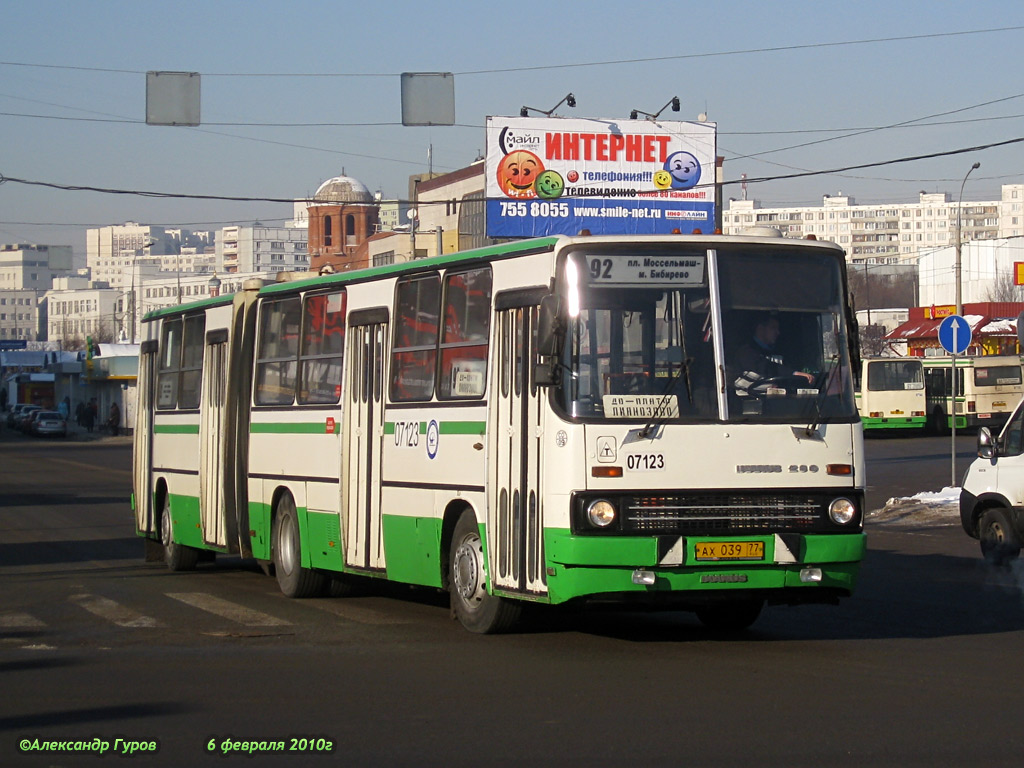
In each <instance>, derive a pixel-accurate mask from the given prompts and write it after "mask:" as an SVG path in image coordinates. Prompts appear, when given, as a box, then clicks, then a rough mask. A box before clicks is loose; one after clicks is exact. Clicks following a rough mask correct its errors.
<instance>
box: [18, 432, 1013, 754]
mask: <svg viewBox="0 0 1024 768" xmlns="http://www.w3.org/2000/svg"><path fill="white" fill-rule="evenodd" d="M962 440H963V448H962V450H963V451H964V452H965V459H964V462H965V463H964V465H963V468H966V460H967V459H968V458H969V456H970V455H971V454H972V447H973V437H971V438H962ZM943 445H944V446H945V452H944V450H943ZM948 449H949V441H948V438H947V439H945V442H944V443H943V442H942V441H940V440H939V439H938V438H912V439H900V440H870V441H868V443H867V453H868V470H869V482H870V484H871V487H870V489H869V499H872V500H878V499H880V500H881V503H884V501H885V499H886V498H889V497H890V496H899V495H910V494H911V493H916V492H917V491H920V490H937V489H938V488H937V487H935V486H936V484H938V486H939V487H941V485H948V484H949V483H948V480H949V471H950V465H949V450H948ZM958 449H960V446H958ZM129 451H130V448H129V446H128V445H127V441H126V440H124V439H123V438H118V439H114V440H110V439H107V440H100V441H95V442H89V443H73V442H71V443H62V442H59V441H38V440H29V439H23V438H20V437H13V438H12V437H11V436H9V435H8V436H4V437H0V583H2V584H3V587H4V589H3V591H2V592H0V681H2V685H3V692H4V695H3V696H0V765H4V766H6V765H32V766H51V765H61V766H74V765H95V764H97V758H96V757H95V756H93V755H91V754H79V753H67V752H28V753H26V752H24V751H22V747H21V746H19V745H20V744H21V742H22V741H23V740H28V744H29V745H32V744H34V743H36V740H38V742H39V743H43V742H56V743H58V744H59V743H73V742H75V741H85V742H88V743H99V744H102V743H104V742H106V743H109V744H110V745H111V749H112V748H113V745H114V744H115V743H116V740H117V739H118V738H121V739H123V740H124V741H127V742H133V741H134V742H139V743H141V744H144V745H145V746H147V747H148V746H150V745H151V744H152V743H154V742H155V743H156V747H157V751H156V752H155V754H150V753H148V752H137V753H136V754H135V755H134V756H132V757H129V758H124V762H125V763H128V764H133V763H138V764H147V765H161V766H164V765H168V766H169V765H186V764H187V765H196V764H199V765H203V764H210V765H222V764H225V763H231V762H240V763H243V764H247V765H248V764H256V765H261V764H281V765H307V764H309V765H318V764H323V765H328V764H331V765H334V764H343V765H346V766H361V765H367V766H375V765H417V766H420V765H441V764H444V765H448V766H451V765H516V766H519V765H528V764H532V765H567V766H577V765H579V766H596V765H601V766H604V765H612V766H619V765H622V766H627V765H628V766H634V765H644V764H648V765H679V766H704V765H707V766H719V765H748V766H749V765H757V766H763V765H769V766H776V765H777V766H816V767H817V766H830V765H844V766H846V765H849V766H863V765H899V766H917V765H920V766H944V765H948V766H962V765H967V764H971V765H977V764H983V765H1014V766H1016V765H1020V764H1021V761H1022V760H1024V732H1022V730H1021V728H1020V726H1019V722H1020V714H1019V713H1020V711H1021V705H1022V704H1024V693H1022V691H1021V684H1020V675H1019V667H1020V654H1021V649H1022V648H1024V591H1022V588H1021V582H1022V581H1024V568H1017V569H1011V570H1004V571H994V570H992V569H990V568H988V567H986V566H985V565H984V564H983V563H982V561H981V559H980V557H979V554H978V547H977V543H976V542H974V541H973V540H971V539H969V538H967V537H966V536H965V535H964V534H963V532H962V531H961V530H960V529H959V527H958V526H956V525H946V526H934V525H930V526H917V525H899V526H897V525H892V524H870V525H869V551H868V554H867V558H866V560H865V563H864V567H863V571H862V579H861V582H860V584H859V586H858V591H857V593H856V595H855V596H854V597H853V598H851V599H849V600H847V601H845V602H843V603H842V604H841V605H839V606H836V607H832V606H813V607H801V608H787V607H772V608H769V609H767V610H766V612H765V613H764V614H763V616H762V617H761V619H760V620H759V621H758V622H757V624H755V625H754V627H753V629H751V630H750V631H748V632H746V633H743V634H740V635H736V636H728V635H716V634H714V633H709V632H708V631H706V630H705V629H703V628H702V627H701V626H700V625H699V623H698V622H697V621H696V619H694V618H693V617H692V616H690V615H689V614H685V613H660V614H658V613H656V614H644V613H635V612H623V611H616V612H608V611H596V610H592V611H575V612H567V611H552V610H539V611H537V612H535V613H534V615H532V616H531V618H530V621H529V622H528V623H527V625H526V627H525V628H524V629H523V631H521V632H519V633H517V634H511V635H504V636H497V637H480V636H476V635H471V634H469V633H467V632H465V631H464V630H463V629H462V628H461V627H460V626H459V625H458V624H457V623H456V622H454V621H452V620H451V618H450V616H449V611H448V609H447V606H446V603H445V601H444V599H443V598H442V597H440V596H439V595H437V594H436V593H435V592H433V591H430V590H415V589H408V588H403V587H390V588H387V587H384V588H376V589H368V590H366V591H365V592H364V593H363V594H361V595H359V596H356V597H352V598H339V599H326V598H324V599H316V600H302V601H299V600H288V599H286V598H284V597H282V596H281V595H280V593H279V592H278V590H277V587H276V583H275V582H274V581H273V580H272V579H268V578H267V577H265V576H263V575H262V573H261V572H260V571H259V570H258V569H257V568H255V567H254V566H253V565H251V564H247V563H243V562H241V561H238V560H232V559H230V558H227V559H223V560H221V561H218V562H217V563H216V564H213V565H210V566H204V567H201V568H200V569H199V570H197V571H196V572H193V573H183V574H172V573H170V572H168V571H167V570H166V569H165V568H164V567H163V566H162V565H160V564H157V563H145V562H144V561H143V559H142V547H141V544H140V542H139V540H137V539H136V538H134V536H133V535H132V524H131V517H130V514H131V513H130V509H129V506H128V494H129V488H130V472H129V466H130V464H129V462H130V454H129ZM961 472H962V469H961ZM304 738H305V739H306V741H305V742H304V741H303V739H304ZM97 739H98V741H95V740H97ZM292 739H294V741H292ZM225 740H231V741H235V742H278V741H280V742H283V743H284V744H285V746H287V747H291V746H295V747H302V746H305V747H306V750H305V751H304V752H303V751H293V752H289V753H285V754H275V755H269V754H265V753H261V754H260V755H258V756H257V757H251V758H250V757H247V756H244V755H243V754H241V753H239V752H237V751H233V752H232V753H231V754H230V755H229V756H228V757H226V758H225V757H220V756H217V753H219V752H220V751H221V748H222V746H223V745H224V742H225ZM327 742H329V743H330V745H331V746H330V751H329V752H326V749H327V746H326V745H327ZM211 743H213V744H214V745H215V749H214V750H213V751H212V752H211V751H210V750H209V745H210V744H211ZM318 748H320V749H321V750H323V751H318ZM110 759H112V758H110V757H108V758H107V760H108V761H109V760H110ZM116 762H117V763H118V764H121V763H122V760H120V759H117V760H116Z"/></svg>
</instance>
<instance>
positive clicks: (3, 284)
mask: <svg viewBox="0 0 1024 768" xmlns="http://www.w3.org/2000/svg"><path fill="white" fill-rule="evenodd" d="M72 272H73V269H72V251H71V246H70V245H29V244H24V243H18V244H4V245H0V289H6V290H12V289H19V290H21V289H31V290H34V291H47V290H49V289H50V286H51V285H53V281H54V279H55V278H57V277H64V276H66V275H69V274H71V273H72Z"/></svg>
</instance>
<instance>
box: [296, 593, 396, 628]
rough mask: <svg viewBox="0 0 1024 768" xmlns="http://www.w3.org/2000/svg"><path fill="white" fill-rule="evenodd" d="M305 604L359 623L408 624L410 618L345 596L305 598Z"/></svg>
mask: <svg viewBox="0 0 1024 768" xmlns="http://www.w3.org/2000/svg"><path fill="white" fill-rule="evenodd" d="M303 602H304V603H305V605H310V606H312V607H314V608H318V609H320V610H321V611H327V612H328V613H333V614H334V615H335V616H340V617H341V618H343V619H348V620H349V621H355V622H357V623H359V624H374V625H381V626H383V625H387V624H408V623H410V621H409V620H408V619H402V618H399V617H397V616H392V615H390V614H387V613H384V612H383V611H378V610H375V609H374V608H365V607H363V606H361V605H353V604H352V602H351V600H347V599H345V598H337V599H324V600H305V601H303Z"/></svg>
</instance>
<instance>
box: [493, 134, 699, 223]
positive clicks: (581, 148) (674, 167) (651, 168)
mask: <svg viewBox="0 0 1024 768" xmlns="http://www.w3.org/2000/svg"><path fill="white" fill-rule="evenodd" d="M715 139H716V126H715V124H714V123H691V122H671V121H661V120H658V121H657V122H655V121H651V120H619V119H577V118H561V117H542V118H532V117H489V118H487V165H486V168H487V170H486V180H487V181H486V194H487V235H488V237H539V236H543V235H557V234H564V235H575V234H578V233H579V231H580V230H582V229H588V230H590V232H591V234H594V235H611V234H626V235H645V234H668V233H671V232H672V231H674V230H679V231H680V232H683V233H689V232H693V230H695V229H700V230H702V231H703V232H711V231H713V230H714V224H715V154H716V142H715Z"/></svg>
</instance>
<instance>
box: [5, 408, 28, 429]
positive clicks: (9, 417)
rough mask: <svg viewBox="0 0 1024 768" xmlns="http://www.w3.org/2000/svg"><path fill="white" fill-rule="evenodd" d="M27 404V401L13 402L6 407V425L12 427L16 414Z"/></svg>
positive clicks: (16, 418)
mask: <svg viewBox="0 0 1024 768" xmlns="http://www.w3.org/2000/svg"><path fill="white" fill-rule="evenodd" d="M26 406H28V403H15V404H14V405H12V406H11V407H10V408H8V409H7V426H8V427H13V426H14V425H15V424H16V423H17V420H18V414H20V413H21V412H22V411H23V410H24V409H25V408H26Z"/></svg>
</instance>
